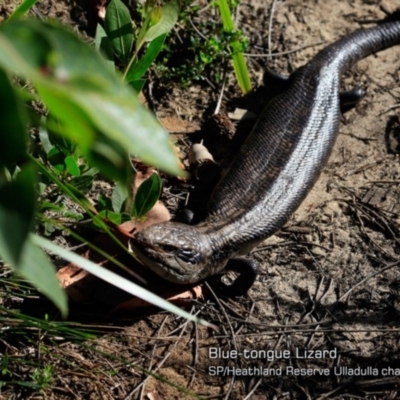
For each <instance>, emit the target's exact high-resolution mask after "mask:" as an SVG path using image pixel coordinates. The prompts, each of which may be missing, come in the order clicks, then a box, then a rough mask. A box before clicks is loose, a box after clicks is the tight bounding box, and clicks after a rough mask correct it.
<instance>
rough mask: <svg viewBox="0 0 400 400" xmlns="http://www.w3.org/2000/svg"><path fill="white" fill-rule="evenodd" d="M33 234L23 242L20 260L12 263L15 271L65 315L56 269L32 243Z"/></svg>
mask: <svg viewBox="0 0 400 400" xmlns="http://www.w3.org/2000/svg"><path fill="white" fill-rule="evenodd" d="M33 238H34V236H33V235H30V236H29V238H28V240H27V241H26V242H25V245H24V248H23V251H22V252H21V260H20V261H19V262H18V264H14V265H13V267H14V269H15V271H16V272H17V273H18V274H19V275H21V276H23V277H24V278H26V279H27V280H29V281H30V282H31V283H32V285H33V286H35V287H36V288H37V289H39V290H40V291H41V292H42V293H43V294H44V295H45V296H47V297H48V298H49V299H50V300H51V301H52V302H53V303H54V304H55V305H56V306H57V307H58V309H59V310H60V311H61V313H62V315H63V316H64V317H65V316H66V315H67V312H68V304H67V297H66V295H65V293H64V291H63V290H62V289H61V287H60V284H59V282H58V280H57V278H56V273H55V272H56V271H55V269H54V267H53V265H52V264H51V263H50V261H49V260H48V259H47V257H46V255H45V254H44V253H43V251H42V250H41V249H40V248H39V247H38V246H37V245H36V244H35V243H33V241H32V239H33Z"/></svg>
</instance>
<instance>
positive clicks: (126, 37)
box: [104, 0, 133, 64]
mask: <svg viewBox="0 0 400 400" xmlns="http://www.w3.org/2000/svg"><path fill="white" fill-rule="evenodd" d="M104 28H105V31H106V32H107V36H108V39H109V40H110V43H111V47H112V49H113V51H114V53H115V54H116V56H117V57H118V58H119V59H120V60H121V61H122V62H123V63H125V64H127V63H128V61H129V56H130V53H131V49H132V44H133V29H132V21H131V16H130V14H129V10H128V8H127V7H126V6H125V4H124V3H122V1H121V0H111V1H110V4H109V5H108V7H107V12H106V18H105V20H104Z"/></svg>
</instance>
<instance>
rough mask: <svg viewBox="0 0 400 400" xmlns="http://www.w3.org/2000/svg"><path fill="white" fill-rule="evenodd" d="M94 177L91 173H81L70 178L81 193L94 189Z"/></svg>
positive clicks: (71, 182)
mask: <svg viewBox="0 0 400 400" xmlns="http://www.w3.org/2000/svg"><path fill="white" fill-rule="evenodd" d="M93 180H94V177H93V176H90V175H81V176H77V177H76V178H72V179H71V180H70V184H71V185H72V186H74V187H75V188H76V189H78V190H79V191H80V192H81V193H83V194H85V193H88V192H89V191H90V190H91V189H92V185H93Z"/></svg>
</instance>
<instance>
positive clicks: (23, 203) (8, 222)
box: [0, 164, 36, 266]
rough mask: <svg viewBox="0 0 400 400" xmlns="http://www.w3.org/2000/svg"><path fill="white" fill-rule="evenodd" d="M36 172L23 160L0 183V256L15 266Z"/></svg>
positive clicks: (32, 204) (32, 205)
mask: <svg viewBox="0 0 400 400" xmlns="http://www.w3.org/2000/svg"><path fill="white" fill-rule="evenodd" d="M35 181H36V172H35V170H34V168H33V167H32V166H31V165H29V164H27V165H25V166H24V167H23V168H22V170H21V172H20V173H19V174H18V175H17V177H16V178H15V180H14V181H12V182H9V183H6V184H3V185H2V186H1V187H0V256H1V257H3V258H4V259H5V260H6V261H7V262H8V263H10V264H12V265H14V266H18V265H19V262H20V259H21V256H22V254H23V251H22V249H23V247H24V245H25V241H26V239H27V237H28V234H29V230H30V228H31V225H32V220H33V214H34V210H35V200H36V194H35V186H34V185H35Z"/></svg>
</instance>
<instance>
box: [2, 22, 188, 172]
mask: <svg viewBox="0 0 400 400" xmlns="http://www.w3.org/2000/svg"><path fill="white" fill-rule="evenodd" d="M0 65H2V66H3V67H5V68H7V69H8V70H9V71H10V72H12V73H17V74H19V75H20V76H22V77H24V78H26V79H29V80H30V81H32V83H33V84H34V85H36V88H37V90H38V92H39V95H40V96H41V97H42V100H43V101H44V103H45V104H46V106H47V107H48V108H49V111H50V113H52V114H53V115H54V116H55V117H56V118H57V119H58V120H59V121H60V122H61V123H62V125H61V126H62V129H63V132H59V133H62V134H64V135H67V136H68V137H69V138H70V139H72V140H74V141H75V142H76V143H78V144H80V146H81V147H83V148H81V152H82V154H83V155H84V156H85V155H86V154H85V153H86V152H88V151H90V150H91V149H92V148H93V147H96V140H97V139H98V138H99V137H100V138H101V136H98V132H99V131H100V132H101V133H102V134H104V135H106V136H108V137H109V138H110V139H111V140H112V141H115V142H118V143H119V145H120V146H122V147H123V148H124V149H125V151H127V152H130V153H131V154H134V155H135V156H137V157H139V158H141V159H142V160H143V161H144V162H145V163H148V164H153V165H155V166H156V167H158V168H160V169H163V170H164V171H166V172H169V173H171V174H177V175H182V171H181V170H180V169H179V166H178V163H177V159H176V156H175V155H174V153H173V151H172V146H171V144H170V142H169V138H168V135H167V134H166V133H165V132H164V130H163V129H162V128H161V127H160V126H159V124H158V123H157V122H156V120H155V119H154V118H153V117H151V116H150V112H148V111H147V110H145V109H144V108H143V107H142V105H141V104H140V102H139V100H138V99H137V97H136V94H135V93H134V91H133V90H132V89H130V88H129V87H128V86H126V85H124V84H123V83H122V82H121V81H120V80H119V79H118V78H117V77H116V76H115V74H113V72H112V71H110V68H109V67H108V66H107V64H106V62H105V61H104V59H103V58H102V57H100V55H99V54H98V53H96V52H95V50H94V49H93V48H90V47H88V46H87V45H86V44H84V43H82V42H80V41H79V40H78V39H77V38H76V37H75V36H74V35H73V34H72V33H71V32H69V31H66V30H64V29H62V28H61V27H59V26H55V25H54V24H49V23H43V22H40V21H35V20H23V21H22V20H19V21H15V22H12V23H8V24H4V25H2V26H0ZM100 145H101V143H100ZM113 153H115V149H114V150H112V151H111V154H113ZM103 172H104V171H103Z"/></svg>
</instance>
